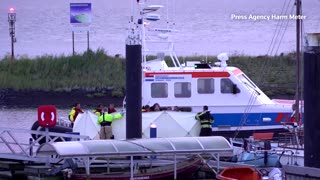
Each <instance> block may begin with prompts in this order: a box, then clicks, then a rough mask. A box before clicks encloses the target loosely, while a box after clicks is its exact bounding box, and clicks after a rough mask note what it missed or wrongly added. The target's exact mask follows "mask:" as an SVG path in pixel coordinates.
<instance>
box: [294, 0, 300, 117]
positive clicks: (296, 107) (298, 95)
mask: <svg viewBox="0 0 320 180" xmlns="http://www.w3.org/2000/svg"><path fill="white" fill-rule="evenodd" d="M296 14H297V17H298V18H297V20H296V31H297V34H296V39H297V44H296V51H297V59H296V104H295V119H296V122H299V121H300V118H302V117H300V113H299V110H300V109H299V108H300V38H301V36H300V34H301V31H300V30H301V19H300V16H301V0H296Z"/></svg>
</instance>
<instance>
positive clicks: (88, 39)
mask: <svg viewBox="0 0 320 180" xmlns="http://www.w3.org/2000/svg"><path fill="white" fill-rule="evenodd" d="M89 41H90V33H89V31H87V45H88V49H87V50H88V51H89V49H90V47H89Z"/></svg>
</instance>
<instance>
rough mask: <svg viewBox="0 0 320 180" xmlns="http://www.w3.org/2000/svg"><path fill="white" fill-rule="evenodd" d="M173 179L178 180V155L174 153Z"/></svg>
mask: <svg viewBox="0 0 320 180" xmlns="http://www.w3.org/2000/svg"><path fill="white" fill-rule="evenodd" d="M173 173H174V174H173V176H174V177H173V179H174V180H176V179H177V155H176V154H174V172H173Z"/></svg>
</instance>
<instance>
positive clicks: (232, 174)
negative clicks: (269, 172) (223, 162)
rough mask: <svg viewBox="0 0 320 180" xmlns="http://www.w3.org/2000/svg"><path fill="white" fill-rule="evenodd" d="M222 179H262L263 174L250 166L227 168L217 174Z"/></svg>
mask: <svg viewBox="0 0 320 180" xmlns="http://www.w3.org/2000/svg"><path fill="white" fill-rule="evenodd" d="M217 178H218V179H221V180H261V178H262V176H261V174H260V173H259V172H258V171H257V170H256V169H254V168H252V167H248V166H239V167H229V168H225V169H224V170H223V171H222V172H221V173H220V174H218V175H217Z"/></svg>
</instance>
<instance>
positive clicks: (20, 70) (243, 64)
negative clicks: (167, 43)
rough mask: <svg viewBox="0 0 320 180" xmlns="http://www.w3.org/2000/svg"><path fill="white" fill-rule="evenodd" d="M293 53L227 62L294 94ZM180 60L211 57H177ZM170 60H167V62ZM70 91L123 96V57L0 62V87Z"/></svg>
mask: <svg viewBox="0 0 320 180" xmlns="http://www.w3.org/2000/svg"><path fill="white" fill-rule="evenodd" d="M294 58H295V57H294V55H292V54H288V55H283V56H276V57H269V56H261V57H251V56H232V57H230V60H229V61H228V64H229V65H232V66H236V67H239V68H240V69H242V71H243V72H245V73H246V74H247V75H248V76H249V77H250V78H251V79H252V80H253V81H254V82H255V83H256V84H257V85H258V86H259V87H261V89H262V90H263V91H265V92H266V93H267V94H268V95H271V96H273V95H275V94H288V95H292V94H294V81H295V73H294V71H295V61H294ZM179 59H180V60H181V61H189V60H205V61H207V62H217V59H216V58H215V57H201V56H196V57H180V58H179ZM169 64H170V63H169ZM9 88H10V89H15V90H44V91H71V90H72V89H83V90H88V91H100V90H102V89H111V90H112V91H113V96H123V93H124V89H125V59H124V58H121V57H111V56H108V55H107V54H106V53H105V51H104V50H98V51H96V52H92V51H88V52H86V53H84V54H79V55H75V56H42V57H37V58H33V59H30V58H20V59H18V60H15V61H11V60H9V59H4V60H2V61H1V62H0V89H9Z"/></svg>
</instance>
